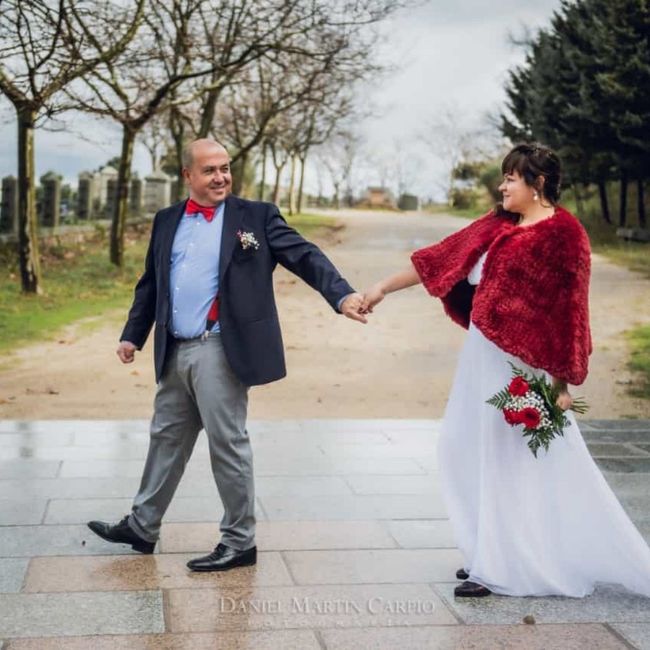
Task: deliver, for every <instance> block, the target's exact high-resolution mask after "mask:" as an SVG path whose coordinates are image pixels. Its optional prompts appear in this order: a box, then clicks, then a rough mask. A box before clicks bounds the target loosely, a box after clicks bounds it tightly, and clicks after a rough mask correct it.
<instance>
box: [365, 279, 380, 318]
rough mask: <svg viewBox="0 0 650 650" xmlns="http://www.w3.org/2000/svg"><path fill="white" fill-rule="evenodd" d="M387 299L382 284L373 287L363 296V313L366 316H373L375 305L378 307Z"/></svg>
mask: <svg viewBox="0 0 650 650" xmlns="http://www.w3.org/2000/svg"><path fill="white" fill-rule="evenodd" d="M385 297H386V292H385V291H384V289H383V286H382V284H381V282H378V283H377V284H375V285H373V286H372V287H370V289H368V291H366V293H365V294H364V296H363V304H362V305H361V311H362V312H363V313H365V314H372V310H373V308H374V306H375V305H378V304H379V303H380V302H381V301H382V300H383V299H384V298H385Z"/></svg>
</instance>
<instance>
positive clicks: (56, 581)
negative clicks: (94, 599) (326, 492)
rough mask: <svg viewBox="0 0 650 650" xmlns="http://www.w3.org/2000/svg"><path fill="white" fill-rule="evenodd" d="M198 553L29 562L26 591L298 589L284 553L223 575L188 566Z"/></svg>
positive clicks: (262, 556)
mask: <svg viewBox="0 0 650 650" xmlns="http://www.w3.org/2000/svg"><path fill="white" fill-rule="evenodd" d="M193 557H196V553H192V554H189V553H185V554H161V555H146V556H143V555H140V554H138V555H135V556H108V557H37V558H33V559H32V560H31V561H30V563H29V570H28V571H27V577H26V579H25V586H24V589H23V591H24V592H25V593H37V592H74V591H92V592H99V591H150V590H154V589H212V588H214V587H215V586H219V587H221V588H225V587H227V588H238V587H252V586H258V585H259V586H269V585H274V586H275V585H292V584H294V582H293V580H292V579H291V575H290V574H289V571H288V569H287V566H286V564H285V563H284V561H283V560H282V557H281V555H280V553H273V552H262V553H259V554H258V558H257V565H256V566H254V567H245V568H242V569H241V570H239V571H228V572H224V573H194V572H191V571H189V570H188V569H187V568H186V566H185V564H186V563H187V561H188V560H190V559H192V558H193Z"/></svg>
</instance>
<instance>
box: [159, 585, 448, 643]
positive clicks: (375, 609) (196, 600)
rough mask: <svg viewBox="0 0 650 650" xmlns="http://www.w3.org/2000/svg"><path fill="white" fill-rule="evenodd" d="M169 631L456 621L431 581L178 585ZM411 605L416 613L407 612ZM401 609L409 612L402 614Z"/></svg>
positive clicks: (171, 603) (171, 598)
mask: <svg viewBox="0 0 650 650" xmlns="http://www.w3.org/2000/svg"><path fill="white" fill-rule="evenodd" d="M168 595H169V601H168V602H169V607H168V612H169V618H168V621H169V628H170V631H171V632H212V631H216V630H237V629H248V630H255V629H300V628H311V629H319V628H332V627H374V626H389V625H454V624H456V622H457V621H456V619H455V618H454V616H453V615H452V614H451V612H450V611H449V610H448V609H447V608H446V607H445V606H444V604H443V603H442V601H441V600H440V599H439V598H438V596H437V595H436V594H435V593H434V592H433V590H431V589H430V587H428V585H423V584H414V585H405V584H401V585H336V586H313V587H296V586H294V587H260V588H251V589H244V590H232V589H228V590H224V589H221V588H219V587H217V588H215V589H212V590H186V589H174V590H171V591H169V592H168ZM409 603H411V607H412V611H411V612H409V611H407V609H406V608H407V606H408V604H409ZM400 608H402V609H404V611H405V612H406V613H402V612H400V611H399V609H400Z"/></svg>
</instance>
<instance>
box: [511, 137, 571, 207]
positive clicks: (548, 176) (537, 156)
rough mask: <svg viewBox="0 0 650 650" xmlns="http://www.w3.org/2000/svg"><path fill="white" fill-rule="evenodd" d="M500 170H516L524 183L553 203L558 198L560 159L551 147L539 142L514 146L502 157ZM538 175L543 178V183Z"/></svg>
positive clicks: (555, 202) (554, 203) (556, 201)
mask: <svg viewBox="0 0 650 650" xmlns="http://www.w3.org/2000/svg"><path fill="white" fill-rule="evenodd" d="M501 172H502V173H503V174H512V173H513V172H517V173H518V174H519V175H520V176H521V177H523V179H524V182H525V183H526V185H528V186H530V187H534V188H535V189H536V190H537V191H538V192H539V193H540V194H541V195H542V196H543V197H544V198H545V199H547V200H548V201H550V202H551V203H552V204H553V205H557V203H558V201H559V200H560V180H561V173H560V159H559V158H558V156H557V154H556V153H555V152H554V151H553V150H552V149H550V148H549V147H547V146H545V145H543V144H540V143H539V142H531V143H522V144H518V145H516V146H514V147H513V148H512V149H511V150H510V151H509V152H508V154H507V155H506V157H505V158H504V159H503V162H502V163H501ZM540 176H541V177H542V178H543V179H544V182H543V183H542V182H541V181H540V179H539V177H540Z"/></svg>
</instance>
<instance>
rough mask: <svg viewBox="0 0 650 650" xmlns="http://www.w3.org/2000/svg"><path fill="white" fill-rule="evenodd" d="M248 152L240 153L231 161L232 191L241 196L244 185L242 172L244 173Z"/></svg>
mask: <svg viewBox="0 0 650 650" xmlns="http://www.w3.org/2000/svg"><path fill="white" fill-rule="evenodd" d="M247 160H248V154H247V153H245V154H242V155H241V156H239V157H238V158H237V159H236V160H233V161H232V162H231V165H230V166H231V173H232V193H233V194H236V195H237V196H241V193H242V189H243V187H244V174H245V173H246V162H247Z"/></svg>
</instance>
